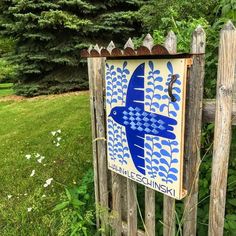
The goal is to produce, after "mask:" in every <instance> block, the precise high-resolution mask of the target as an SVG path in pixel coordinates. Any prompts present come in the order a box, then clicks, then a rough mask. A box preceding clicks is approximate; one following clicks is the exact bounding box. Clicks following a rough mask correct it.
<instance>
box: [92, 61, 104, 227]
mask: <svg viewBox="0 0 236 236" xmlns="http://www.w3.org/2000/svg"><path fill="white" fill-rule="evenodd" d="M92 60H93V63H92V67H90V73H91V76H92V79H93V81H94V94H95V96H94V107H95V116H96V134H97V136H96V139H95V142H96V143H97V156H98V175H99V183H100V184H99V193H100V196H99V198H100V207H101V213H100V218H101V226H102V228H106V225H107V217H108V184H107V156H106V142H105V137H106V128H105V110H104V99H103V97H104V76H105V71H104V70H105V59H104V58H93V59H92Z"/></svg>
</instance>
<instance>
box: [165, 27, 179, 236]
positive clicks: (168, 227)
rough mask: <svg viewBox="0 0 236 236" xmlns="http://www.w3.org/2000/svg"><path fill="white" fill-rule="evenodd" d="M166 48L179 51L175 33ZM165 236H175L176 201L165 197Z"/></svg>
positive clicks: (170, 35)
mask: <svg viewBox="0 0 236 236" xmlns="http://www.w3.org/2000/svg"><path fill="white" fill-rule="evenodd" d="M164 45H165V47H166V49H167V50H168V51H169V52H170V53H176V51H177V38H176V35H175V34H174V32H173V31H170V32H169V33H168V35H167V37H166V41H165V44H164ZM163 205H164V208H163V222H164V225H163V235H164V236H174V235H175V199H173V198H171V197H168V196H164V202H163Z"/></svg>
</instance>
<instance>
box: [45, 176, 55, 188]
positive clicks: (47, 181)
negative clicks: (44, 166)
mask: <svg viewBox="0 0 236 236" xmlns="http://www.w3.org/2000/svg"><path fill="white" fill-rule="evenodd" d="M52 181H53V178H49V179H47V180H46V183H45V184H44V185H43V187H44V188H46V187H48V186H49V185H50V184H51V183H52Z"/></svg>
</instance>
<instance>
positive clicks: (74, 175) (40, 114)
mask: <svg viewBox="0 0 236 236" xmlns="http://www.w3.org/2000/svg"><path fill="white" fill-rule="evenodd" d="M56 130H61V133H60V134H57V136H53V135H52V133H51V132H52V131H56ZM0 134H1V135H0V158H1V162H0V163H1V164H0V196H1V199H0V232H1V233H0V235H4V236H5V235H6V236H10V235H21V236H22V235H27V236H29V235H30V236H32V235H35V236H40V235H42V236H44V235H63V236H64V235H67V233H66V230H67V229H66V227H67V222H63V220H64V218H63V216H62V215H63V214H62V213H61V212H52V209H53V208H54V207H55V205H56V204H57V203H58V202H60V197H61V196H62V194H63V193H64V188H65V186H67V187H70V186H73V185H75V184H79V183H80V180H81V178H82V176H83V175H84V173H86V170H88V169H89V168H90V167H92V154H91V136H90V134H91V130H90V116H89V96H88V93H87V92H83V93H72V94H67V95H59V96H48V97H47V96H43V97H39V98H33V99H24V100H19V101H16V100H15V101H13V100H6V99H2V100H1V98H0ZM57 137H58V138H59V139H60V138H61V140H60V141H59V144H58V146H56V145H57V143H58V141H57ZM37 153H38V154H39V155H40V156H44V157H45V159H43V160H42V163H39V162H38V161H37V160H38V159H40V157H36V156H37ZM26 155H31V156H32V157H31V158H30V159H29V160H27V158H26ZM33 170H34V171H35V174H34V175H33V176H32V177H30V175H31V174H33V173H32V171H33ZM49 178H53V180H52V183H51V185H49V186H48V187H44V184H45V182H46V180H47V179H49ZM28 208H29V209H28ZM31 208H32V209H31ZM30 210H31V211H30ZM64 221H65V220H64Z"/></svg>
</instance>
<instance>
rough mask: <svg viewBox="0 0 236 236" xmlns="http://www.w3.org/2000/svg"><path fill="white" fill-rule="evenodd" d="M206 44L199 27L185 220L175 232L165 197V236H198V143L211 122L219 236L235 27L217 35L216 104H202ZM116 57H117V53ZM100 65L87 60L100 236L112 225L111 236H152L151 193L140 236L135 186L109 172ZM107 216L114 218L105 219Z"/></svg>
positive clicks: (213, 211)
mask: <svg viewBox="0 0 236 236" xmlns="http://www.w3.org/2000/svg"><path fill="white" fill-rule="evenodd" d="M205 44H206V36H205V32H204V30H203V28H202V27H200V26H199V27H197V29H196V30H195V31H194V32H193V36H192V40H191V52H192V53H193V54H196V55H194V56H193V65H192V67H191V70H190V75H189V79H188V82H187V83H188V84H187V107H186V120H187V122H186V124H187V125H186V130H185V136H186V138H185V172H184V173H185V176H184V177H185V179H184V182H185V187H186V188H187V190H188V196H187V197H186V198H185V199H184V212H183V218H182V221H181V222H178V223H179V225H180V228H179V229H178V230H177V231H176V228H175V227H176V224H175V218H176V217H175V200H174V199H172V198H170V197H167V196H164V200H163V201H164V202H163V221H162V222H163V234H164V236H172V235H175V234H177V233H179V231H181V232H182V233H183V235H186V236H190V235H191V236H193V235H196V234H197V206H198V181H199V167H200V164H201V158H200V145H201V143H200V141H201V126H202V123H203V122H215V137H214V147H213V150H214V152H213V163H212V181H211V196H210V210H209V228H208V235H210V236H211V235H217V236H218V235H219V236H220V235H223V226H224V211H225V199H226V186H227V169H228V159H229V150H230V142H231V125H235V124H236V101H234V102H233V83H234V69H235V59H236V30H235V27H234V26H233V24H232V23H231V22H228V23H227V24H226V25H225V26H224V28H223V29H222V31H221V34H220V46H219V63H218V77H217V97H216V100H203V84H204V74H205V73H204V67H205V56H204V53H205ZM143 46H145V48H148V49H149V50H150V51H151V49H152V47H153V39H152V37H151V36H150V35H147V37H146V38H145V39H144V42H143ZM165 47H166V48H167V49H168V50H169V52H171V53H175V52H176V48H177V40H176V36H175V34H174V33H173V32H170V33H169V34H168V35H167V38H166V41H165ZM133 48H134V46H133V43H132V40H131V39H129V40H128V41H127V43H126V45H125V47H124V50H125V52H126V53H127V52H132V53H133V50H132V49H133ZM143 48H144V47H143ZM101 50H102V49H101V48H99V47H98V46H95V48H93V49H92V48H90V51H91V54H94V55H98V54H99V53H100V52H101ZM114 50H116V48H115V45H114V43H113V42H111V43H110V44H109V46H108V47H107V50H106V52H107V51H108V53H111V52H113V53H114ZM145 50H146V49H145ZM117 53H119V54H120V53H121V51H119V52H118V51H117ZM197 54H199V55H197ZM104 63H105V58H104V57H96V58H88V70H89V84H90V104H91V118H92V131H93V133H92V137H93V164H94V180H95V181H94V182H95V198H96V203H97V206H98V207H97V208H98V211H97V212H98V215H97V226H98V227H102V229H103V230H104V231H103V235H107V232H108V231H109V228H108V227H107V226H108V224H110V225H111V227H112V233H111V235H116V236H119V235H128V236H134V235H139V236H144V235H146V236H154V235H155V232H156V225H155V212H156V211H158V209H155V207H156V204H155V191H154V190H151V189H149V188H147V187H146V188H145V214H144V219H142V220H143V222H144V228H145V232H144V231H142V230H139V229H138V226H137V214H140V209H139V205H137V203H138V201H137V185H138V184H137V183H135V182H133V181H132V180H129V179H125V178H124V177H122V176H120V175H118V174H115V173H111V172H110V171H108V169H107V159H106V158H107V156H106V140H105V130H106V128H105V123H106V121H105V117H106V116H105V104H104V96H105V87H104V68H105V66H104ZM111 215H112V217H109V216H111ZM110 219H111V220H110ZM110 221H111V222H110Z"/></svg>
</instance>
